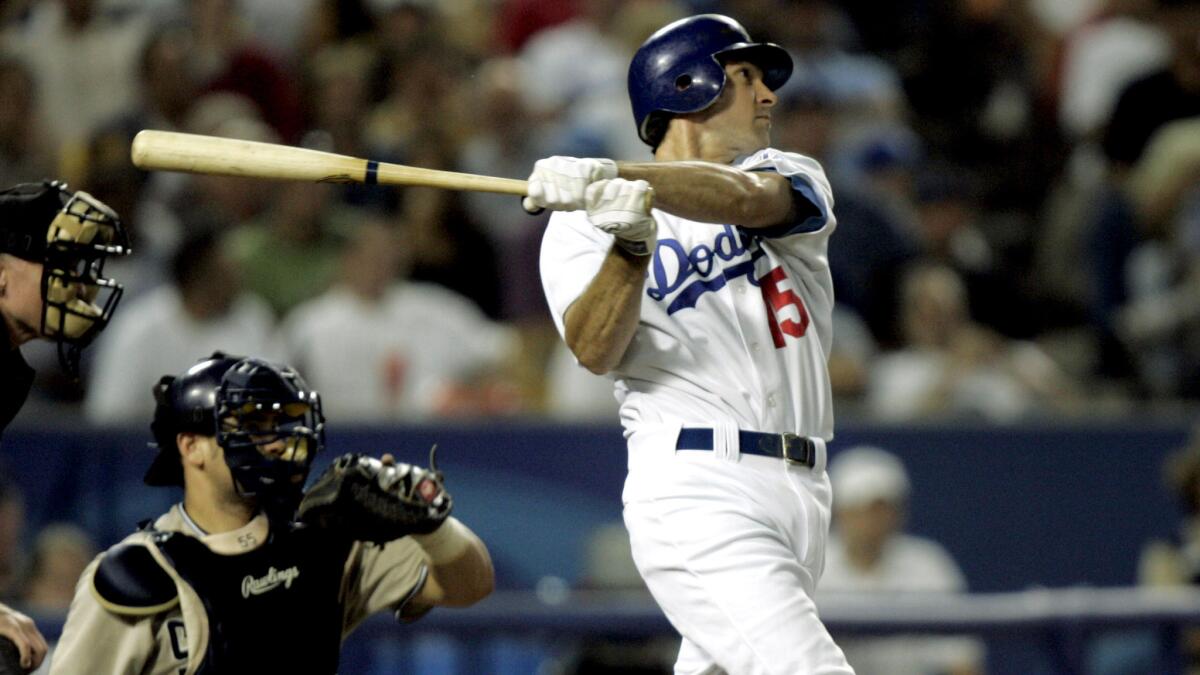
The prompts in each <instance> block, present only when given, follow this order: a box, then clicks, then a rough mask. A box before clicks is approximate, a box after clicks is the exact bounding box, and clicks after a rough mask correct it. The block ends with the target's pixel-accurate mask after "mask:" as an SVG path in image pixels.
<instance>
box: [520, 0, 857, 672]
mask: <svg viewBox="0 0 1200 675" xmlns="http://www.w3.org/2000/svg"><path fill="white" fill-rule="evenodd" d="M791 71H792V61H791V59H790V57H789V56H788V54H787V52H786V51H784V50H783V49H782V48H780V47H778V46H776V45H773V44H765V43H753V42H751V41H750V38H749V36H748V35H747V34H746V32H745V30H744V29H743V28H742V27H741V25H739V24H738V23H737V22H735V21H733V20H732V19H729V18H727V17H724V16H719V15H714V14H705V15H699V16H694V17H690V18H687V19H683V20H681V21H677V22H675V23H672V24H670V25H668V26H666V27H664V28H662V29H661V30H659V31H658V32H657V33H655V34H654V35H653V36H651V37H650V38H649V39H648V40H647V41H646V43H645V44H643V45H642V47H641V48H640V49H639V51H638V52H637V54H636V55H635V56H634V58H633V63H632V64H631V66H630V71H629V94H630V98H631V99H632V101H633V112H634V119H635V121H636V123H637V128H638V134H639V136H640V137H641V139H642V140H643V141H645V142H646V143H647V144H648V145H649V146H651V147H652V148H653V149H654V158H655V160H656V161H655V162H647V163H621V164H617V163H614V162H612V161H611V160H606V159H577V158H570V157H551V158H548V159H544V160H541V161H539V162H538V163H537V164H536V165H535V167H534V171H533V174H532V175H531V176H530V178H529V181H530V183H529V195H530V196H529V197H528V198H527V200H526V207H527V208H531V209H532V208H549V209H553V210H555V211H557V212H556V213H554V214H553V216H552V218H551V220H550V225H549V227H548V229H547V230H546V234H545V238H544V240H543V242H542V253H541V271H542V279H543V283H544V286H545V291H546V296H547V298H548V300H549V305H550V308H551V311H552V313H553V315H554V320H555V323H556V324H557V326H558V329H559V331H560V333H562V335H563V337H564V339H565V340H566V343H567V345H568V347H570V349H571V351H572V352H573V353H574V354H575V356H576V358H577V359H578V360H579V362H580V363H581V364H583V365H584V366H585V367H587V368H588V369H589V370H591V371H593V372H596V373H610V374H611V376H612V377H613V378H614V379H615V380H616V393H617V398H618V399H619V400H620V401H621V421H622V424H623V425H624V427H625V435H626V438H627V439H628V443H629V475H628V478H627V480H626V483H625V490H624V502H625V512H624V513H625V523H626V526H627V527H628V529H629V533H630V538H631V542H632V548H633V555H634V560H635V562H636V563H637V566H638V569H639V571H640V572H641V574H642V577H643V578H644V579H645V581H646V584H647V585H648V586H649V588H650V591H651V592H652V593H653V594H654V597H655V599H656V600H657V601H658V603H659V604H660V605H661V606H662V608H663V610H664V612H665V613H666V615H667V617H668V618H669V619H670V620H671V622H672V624H673V625H674V626H675V627H676V629H678V630H679V632H680V634H681V635H682V636H683V642H682V646H681V649H680V653H679V657H678V661H677V663H676V666H675V672H676V673H679V674H685V673H686V674H692V673H722V672H727V673H733V674H735V675H748V674H757V673H775V674H787V675H795V674H798V673H804V674H816V673H820V674H833V673H836V674H846V673H852V672H853V671H852V670H851V669H850V667H849V666H848V665H847V664H846V661H845V658H844V657H843V656H842V652H841V650H840V649H839V648H838V647H837V645H835V644H834V642H833V640H832V639H831V638H830V636H829V633H828V632H827V631H826V630H825V627H824V626H823V625H822V624H821V621H820V619H819V618H818V616H817V612H816V608H815V607H814V605H813V601H812V596H813V591H814V587H815V585H816V583H817V580H818V579H819V577H820V575H821V570H822V567H823V565H824V558H825V551H824V546H825V539H826V535H827V533H828V529H829V509H830V490H829V480H828V478H827V477H826V475H825V441H826V440H828V439H830V438H831V437H832V434H833V412H832V409H831V395H830V388H829V375H828V370H827V366H826V359H827V356H828V352H829V348H830V344H831V339H832V335H831V316H830V314H831V311H832V307H833V288H832V282H831V279H830V274H829V266H828V263H827V260H826V245H827V242H828V239H829V236H830V234H832V232H833V230H834V228H835V225H836V222H835V219H834V216H833V212H832V208H833V197H832V192H831V190H830V187H829V183H828V180H827V179H826V177H825V173H824V171H823V170H822V169H821V167H820V166H819V165H818V164H817V162H815V161H813V160H812V159H810V158H808V157H803V156H800V155H796V154H792V153H787V152H782V151H779V150H775V149H772V148H770V147H768V137H769V132H770V127H771V111H772V108H773V106H774V105H775V102H776V96H775V94H774V91H775V90H776V89H778V88H779V87H780V86H781V85H783V83H784V82H785V81H786V80H787V79H788V77H789V76H790V74H791ZM650 188H653V190H654V200H655V207H656V208H655V209H654V211H653V213H652V214H651V213H647V212H646V208H645V195H646V192H647V190H649V189H650Z"/></svg>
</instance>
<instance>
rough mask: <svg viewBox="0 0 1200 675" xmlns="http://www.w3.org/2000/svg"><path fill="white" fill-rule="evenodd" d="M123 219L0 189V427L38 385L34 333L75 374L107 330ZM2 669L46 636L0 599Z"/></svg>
mask: <svg viewBox="0 0 1200 675" xmlns="http://www.w3.org/2000/svg"><path fill="white" fill-rule="evenodd" d="M128 253H129V243H128V239H127V237H126V234H125V229H124V227H123V226H122V224H121V220H120V218H118V217H117V215H116V214H115V213H113V211H112V209H110V208H108V207H107V206H105V205H104V204H102V203H101V202H99V201H98V200H96V199H95V198H93V197H92V196H91V195H89V194H87V193H86V192H71V191H70V190H68V189H67V188H66V186H65V185H64V184H62V183H56V182H44V183H26V184H21V185H17V186H14V187H11V188H9V189H7V190H2V191H0V317H3V324H2V325H0V330H3V331H4V339H3V343H4V346H3V348H2V351H0V433H3V431H4V429H5V428H7V427H8V424H9V423H10V422H12V420H13V418H14V417H16V415H17V413H18V412H19V411H20V410H21V406H23V405H24V404H25V399H26V398H27V397H28V396H29V389H30V387H31V386H32V385H33V375H34V373H33V369H32V368H30V367H29V364H27V363H26V362H25V359H24V358H23V357H22V356H21V349H20V347H21V345H22V344H24V343H26V342H28V341H30V340H33V339H35V338H46V339H50V340H54V341H56V342H57V343H58V347H59V350H58V353H59V358H60V360H61V361H62V363H63V365H64V367H66V368H67V370H68V372H72V373H77V367H78V363H79V350H81V349H82V348H83V347H84V346H86V345H87V344H88V343H89V342H91V341H92V340H93V339H94V338H95V337H96V335H97V334H98V333H99V332H100V331H101V330H103V328H104V326H105V325H106V324H107V323H108V320H109V318H110V317H111V316H112V312H113V310H114V309H115V308H116V305H117V301H118V300H119V299H120V297H121V286H120V284H118V283H116V282H115V281H113V280H112V279H108V278H105V277H104V275H103V271H104V261H105V259H106V258H107V257H108V256H110V255H126V254H128ZM0 636H2V637H3V638H7V639H8V640H11V641H12V643H13V644H14V645H15V647H16V650H15V651H12V646H13V645H10V644H8V643H7V641H6V640H3V639H0V643H3V644H0V673H7V672H17V667H16V664H15V663H13V661H18V660H19V663H20V666H21V667H22V668H23V669H33V668H36V667H38V665H39V664H40V663H41V661H42V659H43V658H45V655H46V648H47V647H46V640H45V638H43V637H42V634H41V633H40V632H38V629H37V627H36V626H35V625H34V623H33V621H32V620H30V619H29V617H27V616H25V615H24V614H22V613H20V612H17V611H16V610H13V609H12V608H10V607H7V606H5V605H2V604H0Z"/></svg>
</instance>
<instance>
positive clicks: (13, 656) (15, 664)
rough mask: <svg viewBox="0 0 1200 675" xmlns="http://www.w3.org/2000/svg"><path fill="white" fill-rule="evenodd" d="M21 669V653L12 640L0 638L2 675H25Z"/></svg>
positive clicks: (25, 671)
mask: <svg viewBox="0 0 1200 675" xmlns="http://www.w3.org/2000/svg"><path fill="white" fill-rule="evenodd" d="M28 672H29V671H28V670H26V669H24V668H22V667H21V651H20V650H19V649H17V644H16V643H15V642H13V641H12V640H10V639H8V638H6V637H3V636H0V675H25V673H28Z"/></svg>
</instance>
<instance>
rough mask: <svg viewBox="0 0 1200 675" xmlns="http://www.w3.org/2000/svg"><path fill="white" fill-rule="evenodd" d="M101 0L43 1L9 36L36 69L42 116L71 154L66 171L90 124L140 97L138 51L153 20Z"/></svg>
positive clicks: (65, 156)
mask: <svg viewBox="0 0 1200 675" xmlns="http://www.w3.org/2000/svg"><path fill="white" fill-rule="evenodd" d="M102 4H103V3H101V2H98V1H97V0H59V1H57V2H37V3H34V4H33V5H32V6H31V8H30V13H29V17H28V19H27V20H26V21H24V22H23V23H18V24H14V25H13V26H11V27H10V28H9V30H8V31H6V34H5V35H4V36H3V37H4V39H3V43H4V44H5V45H6V46H7V48H8V49H9V50H11V52H12V53H14V54H16V55H17V56H18V57H20V58H21V59H22V60H23V61H24V62H25V63H26V64H27V65H28V67H29V69H30V71H31V72H32V74H33V80H34V82H35V83H36V85H37V95H36V100H37V104H38V105H37V113H36V115H37V118H38V119H39V120H41V121H42V122H44V123H45V124H46V130H47V131H48V132H49V134H50V137H51V142H52V143H53V147H54V150H55V152H56V154H57V156H59V157H60V158H61V159H62V160H63V162H64V164H63V165H62V166H61V167H60V168H61V169H62V170H63V171H62V172H60V175H66V176H67V177H68V178H73V177H74V176H73V175H72V173H71V170H70V166H69V165H70V164H71V163H72V161H73V158H74V157H76V156H77V153H78V152H79V149H80V148H82V147H83V144H84V143H85V142H86V141H87V138H88V136H89V135H90V134H91V132H92V131H94V130H95V129H96V128H97V127H98V126H99V125H101V124H103V123H105V122H107V121H109V120H110V119H112V118H113V117H114V116H116V115H117V114H118V113H120V112H122V111H124V110H126V109H127V108H128V107H129V105H130V103H131V102H132V101H133V100H134V97H135V95H136V86H137V85H136V83H137V79H136V77H135V76H134V73H135V72H136V70H137V68H136V64H137V59H138V51H139V50H140V49H141V46H142V44H143V42H144V41H145V36H146V34H147V32H148V31H149V28H150V23H149V20H148V17H147V16H146V14H145V13H136V12H135V13H132V14H128V15H124V16H117V15H114V14H111V13H109V12H106V11H104V8H103V6H102ZM38 178H44V176H39V177H38Z"/></svg>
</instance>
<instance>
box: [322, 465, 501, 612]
mask: <svg viewBox="0 0 1200 675" xmlns="http://www.w3.org/2000/svg"><path fill="white" fill-rule="evenodd" d="M434 460H435V456H434V453H433V451H431V452H430V456H429V465H430V468H429V469H423V468H421V467H419V466H414V465H411V464H401V463H397V462H396V460H395V458H394V457H392V455H390V454H386V455H384V456H383V458H382V459H374V458H371V457H364V456H362V455H354V454H349V455H342V456H341V457H339V458H338V459H336V460H334V462H333V464H332V465H331V466H330V467H329V469H327V470H326V471H325V473H323V474H322V475H321V476H320V477H319V478H318V479H317V481H316V482H315V483H314V484H313V486H312V487H311V488H309V490H308V492H307V493H305V496H304V500H303V501H302V502H301V503H300V509H299V511H298V517H299V519H300V520H301V521H302V522H306V523H309V524H312V525H315V526H317V527H321V528H324V529H327V530H329V531H332V532H338V533H341V534H343V535H345V536H347V537H350V538H352V539H354V540H357V541H368V542H374V543H380V544H382V543H386V542H389V541H392V540H395V539H399V538H400V537H405V536H409V537H411V538H412V540H413V541H414V542H415V543H416V544H417V545H418V546H420V547H421V549H422V551H423V552H424V554H425V557H426V558H427V559H428V561H429V565H428V567H429V574H428V576H427V578H426V580H425V583H424V584H423V585H422V587H421V590H420V591H418V593H417V594H416V595H415V596H413V598H411V599H410V601H409V603H408V605H407V606H406V608H405V614H406V615H419V614H420V613H422V611H423V610H428V609H429V608H431V607H433V606H437V605H446V606H457V607H461V606H466V605H470V604H473V603H475V602H477V601H479V600H480V599H482V598H483V597H485V596H486V595H488V594H489V593H491V591H492V587H493V585H494V581H495V574H494V571H493V570H492V561H491V557H490V556H489V555H488V552H487V547H486V546H484V544H483V542H482V541H481V540H480V539H479V537H477V536H476V535H475V533H474V532H472V531H471V530H470V529H469V528H467V526H465V525H463V524H462V523H461V522H459V521H458V520H457V519H455V518H451V517H450V510H451V508H452V507H453V499H452V498H451V497H450V493H448V492H446V488H445V485H444V484H443V482H442V474H441V472H440V471H438V470H437V465H436V464H435V461H434Z"/></svg>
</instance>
